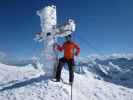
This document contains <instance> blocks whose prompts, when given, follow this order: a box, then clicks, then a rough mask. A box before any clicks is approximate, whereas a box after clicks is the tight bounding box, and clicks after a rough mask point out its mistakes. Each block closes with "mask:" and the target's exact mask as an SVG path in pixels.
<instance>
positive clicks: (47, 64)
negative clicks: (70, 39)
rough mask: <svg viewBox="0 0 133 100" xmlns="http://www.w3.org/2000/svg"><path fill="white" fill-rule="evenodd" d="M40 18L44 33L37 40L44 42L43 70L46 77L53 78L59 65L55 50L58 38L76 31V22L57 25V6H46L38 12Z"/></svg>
mask: <svg viewBox="0 0 133 100" xmlns="http://www.w3.org/2000/svg"><path fill="white" fill-rule="evenodd" d="M37 15H39V16H40V20H41V29H42V32H39V33H37V34H36V38H35V40H37V41H43V42H44V50H43V54H44V56H43V60H42V62H43V69H44V71H45V72H46V75H48V76H53V72H54V68H55V66H56V65H57V55H56V51H55V50H54V49H53V47H54V44H55V43H56V42H57V38H58V37H64V36H67V35H69V34H72V33H73V32H74V31H75V26H76V25H75V22H74V20H73V19H68V20H67V22H66V23H65V24H63V25H57V14H56V6H54V5H51V6H46V7H44V8H43V9H41V10H38V11H37Z"/></svg>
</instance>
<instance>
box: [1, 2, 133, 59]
mask: <svg viewBox="0 0 133 100" xmlns="http://www.w3.org/2000/svg"><path fill="white" fill-rule="evenodd" d="M50 4H54V5H56V6H57V14H58V24H62V23H64V22H65V21H66V19H67V18H73V19H75V21H76V25H77V28H76V32H74V34H73V39H74V41H76V42H77V43H78V44H79V45H80V48H81V55H82V56H85V55H89V54H97V53H102V54H111V53H132V52H133V45H132V43H133V39H132V38H133V6H132V5H133V0H0V52H4V53H6V54H7V55H9V56H12V57H14V58H24V57H32V56H36V55H37V56H38V55H40V53H41V51H42V49H43V43H36V42H35V41H34V40H33V39H34V37H35V33H36V32H40V31H41V27H40V18H39V16H37V15H36V11H37V10H40V9H41V8H43V7H45V6H47V5H50Z"/></svg>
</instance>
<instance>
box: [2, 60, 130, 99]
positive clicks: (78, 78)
mask: <svg viewBox="0 0 133 100" xmlns="http://www.w3.org/2000/svg"><path fill="white" fill-rule="evenodd" d="M116 60H117V59H116ZM86 61H87V60H86ZM96 63H97V65H100V63H98V62H95V64H96ZM90 65H93V67H91V66H90ZM77 67H78V66H77ZM97 67H98V68H99V69H100V68H101V70H100V71H103V72H105V71H106V74H107V75H108V74H109V75H112V77H113V75H114V76H115V73H113V71H112V70H113V69H116V70H120V72H121V73H119V74H122V73H123V71H122V70H121V67H120V66H119V65H114V63H112V62H110V63H109V65H108V68H107V66H105V65H104V66H102V65H100V66H97ZM94 70H95V65H94V64H93V63H89V67H88V66H85V65H84V67H83V71H84V72H85V73H82V74H81V73H75V79H74V85H73V100H133V88H132V87H127V86H126V85H124V84H118V83H115V82H113V81H111V80H110V81H106V80H104V79H99V78H98V77H96V75H97V76H98V75H99V76H100V74H98V72H95V71H94ZM128 70H130V68H129V67H128ZM109 71H112V73H113V74H110V73H109ZM130 73H131V72H130ZM0 74H1V75H0V100H55V99H57V100H70V95H71V94H70V93H71V91H70V90H71V87H70V85H67V84H64V83H62V82H57V83H56V82H53V81H51V80H50V79H49V77H46V76H45V73H44V72H43V71H42V69H35V68H34V67H33V66H32V65H27V67H25V66H24V67H18V66H11V65H5V64H2V63H0ZM68 75H69V73H68V71H67V70H66V69H63V71H62V78H63V80H64V81H65V82H68ZM125 75H127V74H125ZM118 76H119V75H118ZM127 77H129V78H131V76H130V75H129V76H127ZM102 78H104V77H102ZM115 81H117V82H120V81H119V80H117V78H116V80H115ZM128 82H132V80H128Z"/></svg>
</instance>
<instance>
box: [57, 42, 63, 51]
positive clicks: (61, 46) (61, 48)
mask: <svg viewBox="0 0 133 100" xmlns="http://www.w3.org/2000/svg"><path fill="white" fill-rule="evenodd" d="M57 50H59V51H60V52H62V51H63V50H64V44H63V45H59V44H57Z"/></svg>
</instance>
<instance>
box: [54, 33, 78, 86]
mask: <svg viewBox="0 0 133 100" xmlns="http://www.w3.org/2000/svg"><path fill="white" fill-rule="evenodd" d="M65 39H66V42H65V43H64V44H63V45H62V46H60V45H57V49H58V50H59V51H60V52H62V51H64V57H62V58H60V59H59V64H58V66H57V71H56V77H55V78H56V82H59V81H60V77H61V70H62V67H63V66H64V64H65V63H67V64H68V68H69V82H70V84H71V83H73V79H74V56H78V55H79V53H80V48H79V46H78V45H77V44H76V43H74V42H73V41H72V36H71V35H68V36H66V37H65Z"/></svg>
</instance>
